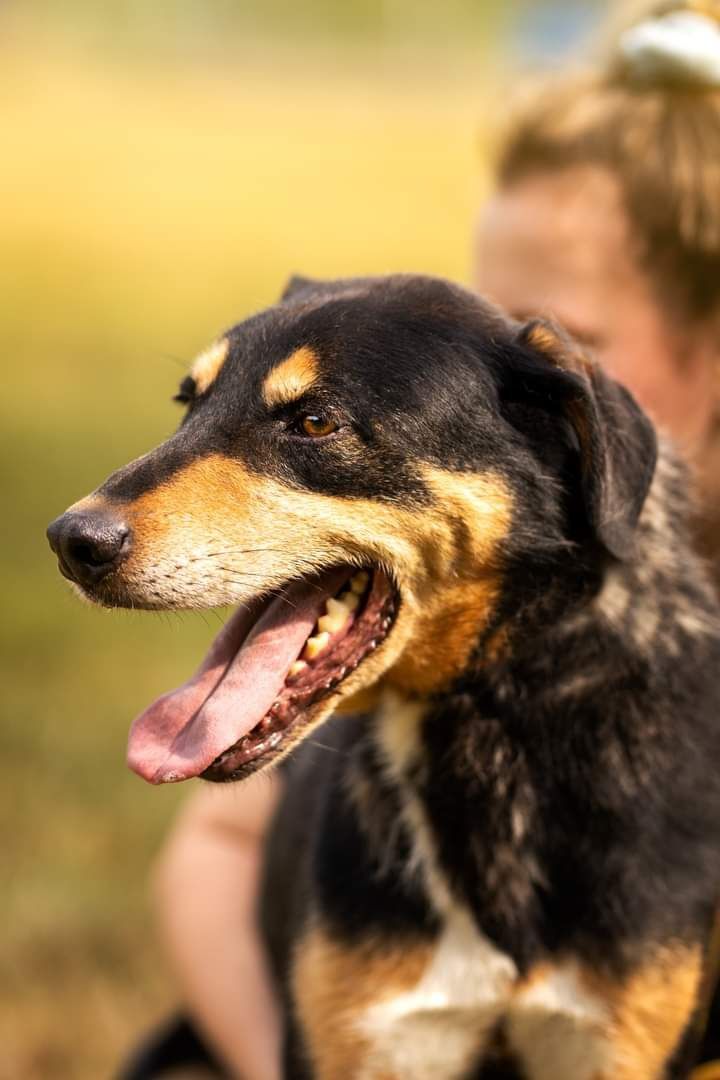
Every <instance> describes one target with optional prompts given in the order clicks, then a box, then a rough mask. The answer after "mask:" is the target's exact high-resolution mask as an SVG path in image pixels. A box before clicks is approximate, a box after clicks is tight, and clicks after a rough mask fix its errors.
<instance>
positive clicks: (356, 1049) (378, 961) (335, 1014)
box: [293, 928, 432, 1080]
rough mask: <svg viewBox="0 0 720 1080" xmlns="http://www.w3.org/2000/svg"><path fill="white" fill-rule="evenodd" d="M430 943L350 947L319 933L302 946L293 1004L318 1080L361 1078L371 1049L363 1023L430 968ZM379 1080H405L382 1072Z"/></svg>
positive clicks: (385, 943)
mask: <svg viewBox="0 0 720 1080" xmlns="http://www.w3.org/2000/svg"><path fill="white" fill-rule="evenodd" d="M431 952H432V947H431V946H430V945H429V944H428V943H427V942H417V943H415V944H409V943H407V942H406V943H403V945H402V946H397V945H393V944H392V943H390V942H387V941H379V940H378V941H374V942H367V943H364V944H362V945H360V946H354V947H349V946H347V945H344V944H341V943H340V942H336V941H332V940H331V939H330V937H329V936H328V935H327V934H326V933H325V932H324V931H323V930H322V929H319V928H316V929H314V930H312V931H311V932H310V933H309V934H308V935H307V937H306V938H305V939H304V940H303V941H302V942H301V943H300V946H299V948H298V951H297V956H296V961H295V966H294V969H293V987H294V999H295V1001H296V1002H297V1007H298V1013H299V1016H300V1022H301V1024H302V1026H303V1031H304V1033H305V1036H306V1038H307V1041H308V1047H309V1052H310V1057H311V1059H312V1062H313V1065H314V1070H315V1071H314V1073H313V1075H314V1076H316V1077H317V1080H341V1078H343V1077H347V1078H350V1077H355V1078H358V1077H360V1076H361V1075H363V1066H364V1063H365V1062H366V1060H367V1055H368V1052H369V1050H370V1046H369V1042H368V1040H367V1039H366V1038H365V1037H364V1036H363V1034H362V1029H361V1025H360V1019H361V1017H362V1016H363V1014H364V1013H365V1011H366V1010H367V1009H368V1007H370V1006H371V1005H373V1004H378V1003H380V1002H382V1001H383V1000H387V999H390V998H393V997H394V996H396V995H398V994H402V993H404V992H405V991H407V990H410V989H411V988H412V987H413V986H414V985H415V984H416V983H417V982H418V980H419V979H420V978H421V976H422V973H423V971H424V970H425V968H426V967H427V965H428V963H429V960H430V956H431ZM374 1075H377V1080H382V1078H385V1080H401V1078H400V1077H397V1078H396V1077H395V1075H394V1074H392V1073H388V1072H383V1073H380V1074H374Z"/></svg>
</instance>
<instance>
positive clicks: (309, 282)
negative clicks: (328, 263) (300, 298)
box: [280, 274, 320, 302]
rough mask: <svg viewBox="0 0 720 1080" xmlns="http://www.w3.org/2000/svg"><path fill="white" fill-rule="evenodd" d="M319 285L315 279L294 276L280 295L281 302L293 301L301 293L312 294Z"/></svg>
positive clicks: (299, 275)
mask: <svg viewBox="0 0 720 1080" xmlns="http://www.w3.org/2000/svg"><path fill="white" fill-rule="evenodd" d="M319 284H320V283H319V282H318V281H314V280H313V278H309V277H303V276H302V274H292V276H291V277H289V278H288V280H287V282H286V284H285V288H284V289H283V291H282V293H281V295H280V301H281V302H282V301H283V300H291V299H292V298H293V297H294V296H297V295H298V294H299V293H301V292H312V290H313V288H316V287H317V286H318V285H319Z"/></svg>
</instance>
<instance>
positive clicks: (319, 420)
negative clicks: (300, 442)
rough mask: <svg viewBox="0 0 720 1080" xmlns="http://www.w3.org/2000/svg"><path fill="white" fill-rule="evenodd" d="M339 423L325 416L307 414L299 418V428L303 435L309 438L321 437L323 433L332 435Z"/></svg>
mask: <svg viewBox="0 0 720 1080" xmlns="http://www.w3.org/2000/svg"><path fill="white" fill-rule="evenodd" d="M338 427H339V424H337V423H336V422H335V421H334V420H331V419H330V418H329V417H327V416H315V415H312V414H311V415H308V416H303V417H302V418H301V420H300V428H301V430H302V432H303V434H304V435H309V436H310V438H311V439H322V438H323V437H324V436H325V435H332V434H333V433H334V432H336V431H337V430H338Z"/></svg>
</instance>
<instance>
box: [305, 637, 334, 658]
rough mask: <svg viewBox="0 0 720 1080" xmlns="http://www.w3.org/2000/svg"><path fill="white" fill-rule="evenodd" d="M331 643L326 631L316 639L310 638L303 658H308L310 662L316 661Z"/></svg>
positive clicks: (306, 643)
mask: <svg viewBox="0 0 720 1080" xmlns="http://www.w3.org/2000/svg"><path fill="white" fill-rule="evenodd" d="M329 641H330V635H329V634H328V633H327V631H325V632H324V633H321V634H316V635H315V637H309V638H308V639H307V641H306V642H305V650H304V652H303V656H306V657H307V658H308V660H314V659H315V657H316V656H319V655H320V653H321V652H322V651H323V649H326V648H327V645H328V642H329Z"/></svg>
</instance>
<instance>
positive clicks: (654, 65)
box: [499, 0, 720, 319]
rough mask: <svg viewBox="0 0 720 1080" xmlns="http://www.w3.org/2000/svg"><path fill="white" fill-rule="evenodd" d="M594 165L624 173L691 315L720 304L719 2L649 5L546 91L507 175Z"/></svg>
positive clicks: (656, 257) (652, 252)
mask: <svg viewBox="0 0 720 1080" xmlns="http://www.w3.org/2000/svg"><path fill="white" fill-rule="evenodd" d="M678 16H680V18H679V19H678ZM683 34H684V35H685V36H683ZM587 164H590V165H598V166H600V167H603V168H605V169H607V170H609V171H610V173H612V174H613V175H614V176H615V177H616V178H617V180H618V182H619V185H620V190H621V193H622V198H623V202H624V206H625V210H626V213H627V215H628V219H629V222H630V225H631V229H632V231H633V234H634V238H635V240H636V242H637V244H638V251H639V256H640V259H641V261H642V264H643V266H644V268H645V269H646V270H647V272H648V273H649V274H650V276H651V279H652V280H653V281H654V283H655V284H656V286H657V287H658V289H659V291H660V293H661V295H662V298H663V300H664V301H665V302H666V303H672V304H675V305H680V308H681V311H682V313H683V314H685V315H686V316H688V317H689V318H691V319H702V318H705V317H706V316H708V315H710V314H711V313H712V312H713V311H714V310H716V309H720V0H717V2H714V0H707V2H703V3H663V4H654V5H653V6H652V7H651V8H650V9H648V8H647V6H646V7H645V10H644V13H643V15H642V16H641V17H640V18H639V19H637V20H636V21H635V22H632V23H631V24H630V26H629V27H627V26H626V27H625V28H624V29H623V30H622V31H621V32H619V33H618V34H616V35H615V37H614V40H613V43H612V47H611V48H610V50H609V51H608V54H607V56H606V57H605V59H604V60H603V61H602V62H600V63H598V64H597V65H596V68H595V69H594V70H591V71H589V72H586V73H584V74H580V75H577V76H575V75H573V76H566V77H565V78H563V79H560V80H558V81H555V82H552V83H550V84H548V85H546V86H545V87H544V88H543V89H542V90H541V91H540V92H539V93H536V94H535V95H534V96H533V98H532V99H529V100H528V101H527V102H526V103H525V104H524V106H523V107H521V108H520V110H519V111H518V112H517V113H516V115H515V116H514V117H513V118H512V120H511V124H510V126H509V129H508V130H507V131H506V133H505V138H504V144H503V147H502V151H501V154H500V160H499V178H500V182H501V184H503V185H511V184H513V183H514V182H515V181H517V180H519V179H522V178H524V177H525V176H527V175H528V174H531V173H533V172H538V171H546V170H557V169H562V168H567V167H570V166H574V165H587Z"/></svg>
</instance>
